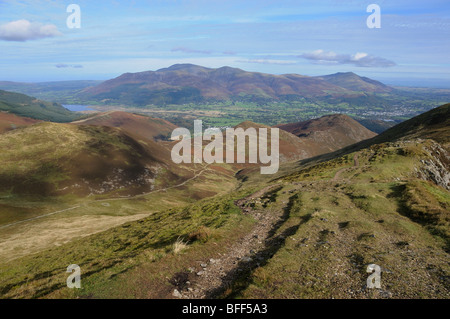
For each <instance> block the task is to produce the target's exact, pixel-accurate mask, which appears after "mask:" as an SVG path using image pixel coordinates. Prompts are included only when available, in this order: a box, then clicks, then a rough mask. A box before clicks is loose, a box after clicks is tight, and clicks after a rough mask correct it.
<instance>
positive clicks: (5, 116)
mask: <svg viewBox="0 0 450 319" xmlns="http://www.w3.org/2000/svg"><path fill="white" fill-rule="evenodd" d="M38 122H40V121H39V120H35V119H30V118H28V117H22V116H17V115H15V114H11V113H5V112H0V134H1V133H4V132H8V131H11V130H15V129H17V128H19V127H23V126H28V125H32V124H35V123H38Z"/></svg>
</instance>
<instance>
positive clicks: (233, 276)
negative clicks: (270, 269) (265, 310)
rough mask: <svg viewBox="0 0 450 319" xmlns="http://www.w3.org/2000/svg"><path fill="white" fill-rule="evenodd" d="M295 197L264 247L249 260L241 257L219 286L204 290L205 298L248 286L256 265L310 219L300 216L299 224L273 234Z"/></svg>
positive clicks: (234, 293)
mask: <svg viewBox="0 0 450 319" xmlns="http://www.w3.org/2000/svg"><path fill="white" fill-rule="evenodd" d="M297 199H298V195H294V196H291V197H290V198H289V202H288V204H287V205H286V207H284V208H283V215H282V216H281V218H280V220H279V221H278V222H277V223H276V224H274V225H273V227H272V229H270V231H269V233H268V238H267V239H266V241H265V243H264V245H265V247H266V248H265V249H263V250H261V251H259V252H257V253H255V254H254V255H252V256H251V260H248V261H247V259H243V260H241V261H240V262H239V263H237V265H236V266H235V267H234V268H233V269H232V270H231V271H229V272H228V273H227V274H226V275H225V277H224V278H223V281H222V282H223V283H222V285H221V286H220V287H218V288H216V289H214V290H211V291H208V292H206V299H213V298H235V297H237V296H238V295H239V293H240V292H241V291H243V290H245V289H246V288H247V287H248V286H249V284H250V281H249V280H248V279H249V277H250V276H251V273H252V271H253V270H254V269H255V268H257V267H263V266H265V265H266V264H267V263H268V261H269V260H270V259H271V258H272V257H273V256H274V255H275V254H276V253H277V251H278V250H279V249H280V248H282V247H283V246H284V244H285V241H286V238H288V237H289V236H292V235H294V234H295V233H296V232H297V230H298V229H299V227H300V226H301V225H302V224H304V223H306V222H308V221H309V220H310V219H311V215H310V214H308V215H305V216H301V217H300V218H301V221H300V223H299V224H297V225H294V226H292V227H289V228H287V229H285V230H284V231H283V232H282V233H281V234H279V235H277V236H275V234H276V233H277V231H278V230H279V229H280V228H281V227H282V226H283V224H284V223H285V222H286V221H287V220H288V219H289V217H290V213H291V209H292V206H293V205H294V202H295V200H297ZM229 290H231V292H228V291H229Z"/></svg>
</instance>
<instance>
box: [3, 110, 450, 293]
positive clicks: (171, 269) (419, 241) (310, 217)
mask: <svg viewBox="0 0 450 319" xmlns="http://www.w3.org/2000/svg"><path fill="white" fill-rule="evenodd" d="M445 110H446V107H444V108H439V109H438V110H434V112H432V113H431V114H427V115H426V116H424V117H421V118H416V119H414V121H413V122H410V123H413V124H414V127H416V128H414V127H406V128H405V127H403V129H405V130H410V132H412V133H407V134H406V135H405V134H404V132H401V130H399V131H398V132H399V136H395V134H391V135H390V136H389V138H391V139H392V142H383V143H381V144H372V145H370V146H368V147H366V148H364V149H359V150H357V151H355V152H353V153H347V154H345V155H342V156H341V155H340V156H336V157H335V158H332V159H331V160H328V161H320V160H316V161H302V162H300V163H296V164H295V165H294V164H293V163H288V164H285V166H284V168H283V169H282V170H280V172H279V174H278V175H277V176H269V177H267V178H265V179H260V180H258V181H255V179H249V180H247V181H244V182H243V183H242V184H241V185H240V187H239V188H238V189H237V190H235V191H232V192H231V193H229V194H228V195H223V196H219V197H215V198H212V199H207V200H204V201H201V202H198V203H195V204H192V205H190V206H187V207H184V208H179V209H173V210H169V211H164V212H159V213H157V214H154V215H152V216H149V217H147V218H145V219H143V220H140V221H136V222H131V223H128V224H126V225H123V226H120V227H116V228H114V229H110V230H108V231H106V232H103V233H99V234H96V235H92V236H89V237H86V238H82V239H80V240H78V241H76V242H72V243H68V244H66V245H63V246H62V247H57V248H55V249H52V250H47V251H44V252H41V253H40V254H38V255H34V256H26V257H23V258H21V259H19V260H15V261H13V262H11V263H8V264H0V270H1V271H0V283H1V286H2V287H3V288H2V289H1V290H0V293H2V294H3V296H4V297H5V298H20V297H22V298H23V297H25V298H27V297H35V298H36V297H43V298H46V297H48V298H87V297H89V298H119V297H120V298H128V297H131V298H180V296H181V297H184V298H188V297H189V298H217V297H219V298H224V297H225V298H292V299H298V298H362V299H365V298H367V299H369V298H379V299H390V298H393V299H395V298H433V299H434V298H442V299H448V298H449V297H450V290H449V287H450V285H449V278H450V277H449V275H450V267H449V263H448V260H449V255H448V253H449V251H450V226H449V220H450V217H449V213H450V192H449V191H448V190H446V189H444V188H442V187H440V186H439V185H437V184H436V183H434V182H433V181H428V180H427V179H424V178H423V177H424V176H422V175H421V173H420V172H421V170H422V169H423V168H424V167H425V166H426V165H427V164H426V163H427V161H433V160H434V155H433V151H432V150H433V149H439V147H440V146H439V145H438V142H437V140H441V141H445V140H447V139H448V135H449V129H450V127H449V126H448V125H444V124H445V123H446V122H447V119H443V120H440V121H438V122H439V123H436V122H435V121H433V118H434V116H433V115H432V114H440V115H442V114H446V113H445V112H444V111H445ZM441 112H444V113H441ZM243 125H245V123H244V124H243ZM250 125H253V124H252V123H250ZM417 127H418V128H417ZM394 129H395V128H394ZM397 129H398V127H397ZM7 134H9V133H7ZM430 134H431V136H433V139H428V140H425V139H423V137H425V136H430ZM414 136H416V137H414ZM376 138H377V137H376ZM439 151H440V152H441V153H442V152H443V151H442V150H441V149H439ZM182 244H183V245H184V246H183V245H182ZM180 247H181V248H180ZM67 251H70V254H68V253H67ZM105 256H107V257H105ZM72 260H77V261H79V263H80V264H82V265H83V274H85V275H84V277H83V286H82V289H77V290H69V289H67V288H66V287H65V278H66V277H65V276H66V274H65V269H66V267H67V265H68V264H70V263H71V262H72ZM49 261H51V262H49ZM371 264H375V265H378V266H379V267H380V269H381V282H380V283H381V288H377V289H371V288H369V287H368V286H367V279H368V276H369V275H370V273H368V272H367V269H368V266H369V265H371ZM30 269H31V270H30ZM175 290H176V291H175Z"/></svg>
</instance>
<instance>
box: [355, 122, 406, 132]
mask: <svg viewBox="0 0 450 319" xmlns="http://www.w3.org/2000/svg"><path fill="white" fill-rule="evenodd" d="M357 121H358V123H360V124H361V125H363V126H364V127H365V128H367V129H368V130H370V131H372V132H375V133H377V134H380V133H383V132H384V131H386V130H387V129H390V128H391V127H393V126H395V125H396V124H398V122H397V123H396V122H394V121H383V120H370V119H357Z"/></svg>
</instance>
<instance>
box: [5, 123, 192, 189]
mask: <svg viewBox="0 0 450 319" xmlns="http://www.w3.org/2000/svg"><path fill="white" fill-rule="evenodd" d="M0 149H2V152H1V154H0V162H1V163H2V167H1V168H0V191H5V192H11V193H14V194H19V195H22V194H33V195H44V196H48V195H63V194H74V195H78V196H87V195H102V194H105V195H106V194H108V195H114V196H117V195H118V196H128V195H137V194H142V193H146V192H149V191H152V190H154V189H157V188H164V187H167V186H170V185H174V184H179V183H181V182H183V181H184V180H186V179H188V178H189V177H192V174H193V173H192V172H187V171H185V170H184V169H183V168H181V167H178V166H176V165H174V164H173V162H172V161H171V160H170V152H169V151H168V150H167V149H166V148H165V147H163V146H162V145H160V144H158V143H156V142H154V141H152V140H151V139H147V140H145V141H141V140H137V139H136V138H133V137H132V135H129V134H126V133H125V132H123V131H121V130H120V129H117V128H112V127H106V126H93V125H73V124H56V123H39V124H36V125H33V126H29V127H25V128H21V129H17V130H14V131H10V132H6V133H4V134H1V135H0Z"/></svg>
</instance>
